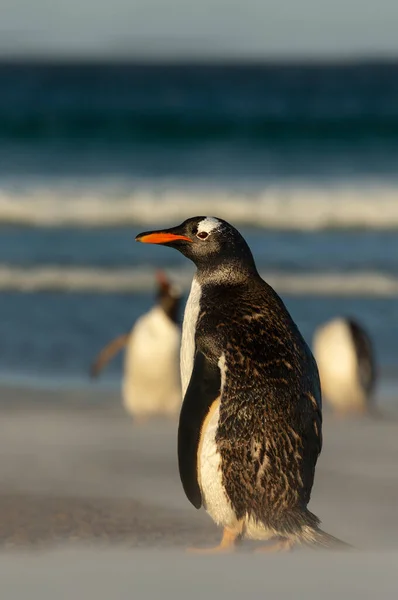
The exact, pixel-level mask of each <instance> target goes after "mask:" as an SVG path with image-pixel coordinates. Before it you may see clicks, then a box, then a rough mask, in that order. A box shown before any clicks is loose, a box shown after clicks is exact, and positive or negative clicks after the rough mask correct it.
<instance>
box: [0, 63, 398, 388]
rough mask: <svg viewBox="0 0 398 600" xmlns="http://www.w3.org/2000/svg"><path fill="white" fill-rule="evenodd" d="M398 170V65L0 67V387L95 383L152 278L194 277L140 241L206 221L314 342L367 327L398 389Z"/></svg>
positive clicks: (145, 301) (175, 257)
mask: <svg viewBox="0 0 398 600" xmlns="http://www.w3.org/2000/svg"><path fill="white" fill-rule="evenodd" d="M397 166H398V63H396V64H395V63H389V64H382V63H377V64H376V63H374V64H352V65H345V66H342V65H340V66H338V65H332V64H330V65H323V66H319V65H291V66H287V65H285V66H284V65H268V66H242V65H241V66H228V67H226V66H212V67H209V66H199V65H197V66H188V65H186V66H155V65H153V66H142V65H141V66H139V65H137V66H128V65H118V64H108V65H96V66H93V65H84V64H80V65H40V64H8V65H6V64H3V65H0V315H1V318H0V376H1V380H2V381H3V382H8V381H22V380H24V379H28V380H29V381H33V380H36V381H38V382H41V383H43V382H46V381H47V382H49V381H51V380H55V379H56V380H58V381H60V380H62V381H63V382H64V383H65V382H66V383H68V382H69V383H72V382H77V383H78V384H79V385H80V384H81V383H82V382H84V381H87V369H88V367H89V364H90V361H91V359H92V358H93V356H94V355H95V354H96V352H97V351H98V350H99V349H100V348H101V347H102V345H103V344H104V343H106V342H107V341H108V340H109V339H110V338H112V337H113V336H115V335H117V334H119V333H121V332H124V331H126V330H127V329H128V328H129V327H130V326H131V325H132V324H133V322H134V320H135V319H136V318H137V317H138V316H139V315H140V314H141V313H142V312H143V311H145V310H147V309H148V308H149V306H150V305H151V303H152V301H153V300H152V297H153V289H154V283H153V273H154V271H155V269H156V268H157V267H159V266H162V267H164V268H165V269H166V270H168V271H169V272H170V273H171V274H173V275H174V276H175V278H176V279H177V280H178V281H179V282H180V283H181V284H182V285H183V286H185V288H186V287H187V285H188V282H189V279H190V275H191V273H192V268H191V267H190V265H189V264H187V262H186V261H185V260H184V259H183V258H182V257H181V256H180V255H179V254H178V253H177V252H175V251H172V250H169V249H167V248H162V249H160V248H153V247H143V246H141V245H139V244H135V243H134V236H135V234H136V233H138V232H139V231H141V230H142V229H147V228H156V227H160V226H162V225H166V224H167V225H171V224H177V223H179V222H181V221H182V220H183V219H184V218H186V217H188V216H194V215H198V214H213V215H216V216H220V217H223V218H225V219H227V220H229V221H231V222H232V223H233V224H235V225H236V226H237V227H238V228H240V230H241V231H242V233H243V234H244V235H245V237H246V238H247V240H248V242H249V244H250V245H251V247H252V249H253V251H254V254H255V256H256V259H257V263H258V266H259V268H260V271H261V272H262V273H263V274H264V276H266V277H267V279H268V281H269V282H270V283H271V284H273V285H275V287H276V289H277V291H279V292H280V293H281V295H282V297H283V298H284V300H285V302H286V304H287V306H288V308H289V309H290V311H291V313H292V315H293V317H294V318H295V320H296V321H297V323H298V324H299V326H300V328H301V329H302V331H303V333H304V334H305V337H306V338H307V340H308V341H310V340H311V336H312V333H313V330H314V328H315V326H316V325H317V324H318V323H320V322H322V321H323V320H324V319H327V318H329V317H332V316H334V315H336V314H341V313H343V314H348V315H352V316H355V317H357V318H358V319H360V320H361V321H362V322H363V323H364V325H365V326H366V327H367V328H368V329H369V331H370V333H371V335H372V337H373V339H374V342H375V345H376V350H377V355H378V359H379V362H380V364H381V368H382V372H383V373H384V374H386V375H388V377H390V378H394V376H395V371H396V369H395V366H396V364H397V363H398V302H397V296H398V169H397ZM120 368H121V361H120V360H119V361H116V362H115V364H113V365H112V366H111V368H109V370H108V371H107V372H105V374H104V381H105V384H106V383H107V382H108V383H112V382H113V383H114V382H116V381H117V377H118V376H119V374H120Z"/></svg>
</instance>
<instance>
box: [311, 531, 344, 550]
mask: <svg viewBox="0 0 398 600" xmlns="http://www.w3.org/2000/svg"><path fill="white" fill-rule="evenodd" d="M305 529H307V528H305ZM303 534H304V535H303V539H302V541H303V542H304V543H305V544H308V545H309V546H311V547H312V548H323V549H325V550H353V548H354V547H353V546H351V545H350V544H347V543H346V542H343V540H340V539H339V538H336V537H334V535H330V533H327V532H326V531H323V529H320V528H319V527H317V528H314V529H312V528H311V529H310V530H309V531H308V530H307V531H303Z"/></svg>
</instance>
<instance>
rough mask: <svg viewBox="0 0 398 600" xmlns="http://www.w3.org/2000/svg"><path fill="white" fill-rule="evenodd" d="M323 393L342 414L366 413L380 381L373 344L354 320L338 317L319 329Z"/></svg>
mask: <svg viewBox="0 0 398 600" xmlns="http://www.w3.org/2000/svg"><path fill="white" fill-rule="evenodd" d="M313 350H314V354H315V358H316V361H317V363H318V369H319V375H320V378H321V387H322V393H323V395H324V396H325V398H326V400H328V401H329V403H330V404H331V406H332V407H333V408H334V409H335V410H336V411H337V412H338V413H340V414H344V413H360V412H366V411H367V410H369V408H370V407H371V403H372V399H373V391H374V387H375V381H376V369H375V359H374V354H373V348H372V343H371V341H370V338H369V336H368V334H367V333H366V331H365V330H364V329H363V327H362V326H361V325H360V324H359V323H358V322H357V321H355V320H354V319H351V318H344V317H340V318H336V319H332V320H331V321H328V322H327V323H325V324H324V325H322V326H320V327H318V329H317V330H316V331H315V334H314V339H313Z"/></svg>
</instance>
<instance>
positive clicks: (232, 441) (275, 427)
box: [136, 217, 342, 552]
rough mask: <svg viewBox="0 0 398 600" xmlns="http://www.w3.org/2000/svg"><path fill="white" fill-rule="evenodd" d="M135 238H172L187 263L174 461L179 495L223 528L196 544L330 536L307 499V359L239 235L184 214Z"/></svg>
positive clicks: (313, 386) (310, 364)
mask: <svg viewBox="0 0 398 600" xmlns="http://www.w3.org/2000/svg"><path fill="white" fill-rule="evenodd" d="M136 240H137V241H140V242H144V243H153V244H166V245H169V246H172V247H174V248H176V249H178V250H179V251H180V252H181V253H182V254H184V255H185V256H186V257H188V258H190V259H191V260H192V261H193V262H194V263H195V264H196V267H197V271H196V274H195V276H194V279H193V282H192V287H191V292H190V296H189V299H188V302H187V306H186V309H185V316H184V324H183V334H182V347H181V377H182V388H183V395H184V401H183V405H182V409H181V414H180V422H179V432H178V459H179V469H180V476H181V481H182V484H183V487H184V490H185V493H186V495H187V497H188V499H189V500H190V502H191V503H192V504H193V505H194V506H195V507H196V508H200V507H201V506H202V505H203V506H204V507H205V509H206V510H207V512H208V513H209V515H210V516H211V517H212V519H213V520H214V521H215V522H216V523H217V524H218V525H220V526H222V527H223V529H224V533H223V538H222V541H221V544H220V545H219V546H217V548H213V549H207V550H205V551H211V552H218V551H226V550H232V549H233V548H234V547H235V544H236V542H237V541H238V540H239V539H240V538H241V537H243V536H246V537H248V538H251V539H255V540H270V539H274V540H276V543H275V544H274V546H273V548H274V549H278V550H279V549H288V548H291V547H292V546H293V545H295V544H297V543H309V544H315V545H321V546H330V545H334V544H336V543H340V542H338V540H336V538H333V537H332V536H330V535H329V534H326V533H324V532H323V531H322V530H321V529H320V528H319V519H318V518H317V517H316V516H315V515H314V514H312V513H311V512H310V511H309V510H308V509H307V504H308V502H309V500H310V494H311V489H312V484H313V480H314V473H315V465H316V462H317V458H318V455H319V453H320V451H321V445H322V434H321V428H322V414H321V393H320V384H319V377H318V371H317V367H316V363H315V361H314V359H313V356H312V354H311V352H310V350H309V348H308V346H307V345H306V343H305V342H304V340H303V338H302V336H301V335H300V333H299V331H298V329H297V327H296V325H295V324H294V322H293V321H292V319H291V317H290V315H289V313H288V311H287V310H286V308H285V306H284V304H283V302H282V300H281V299H280V298H279V296H278V295H277V294H276V293H275V292H274V290H273V289H272V288H271V287H270V286H269V285H268V284H267V283H265V282H264V281H263V280H262V279H261V278H260V276H259V274H258V272H257V269H256V266H255V263H254V259H253V256H252V254H251V251H250V249H249V247H248V245H247V244H246V242H245V240H244V239H243V237H242V236H241V235H240V233H239V232H238V231H236V229H234V228H233V227H232V226H231V225H229V224H228V223H226V222H225V221H223V220H221V219H216V218H214V217H195V218H191V219H188V220H186V221H185V222H184V223H182V224H181V225H179V226H178V227H173V228H171V229H167V230H163V231H152V232H145V233H141V234H140V235H138V236H137V237H136ZM341 543H342V542H341ZM267 549H269V546H268V547H267Z"/></svg>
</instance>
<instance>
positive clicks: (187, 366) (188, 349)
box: [180, 277, 202, 398]
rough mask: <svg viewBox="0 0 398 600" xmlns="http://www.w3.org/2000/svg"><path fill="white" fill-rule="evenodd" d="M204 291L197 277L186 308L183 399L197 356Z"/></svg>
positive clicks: (182, 352)
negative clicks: (196, 343)
mask: <svg viewBox="0 0 398 600" xmlns="http://www.w3.org/2000/svg"><path fill="white" fill-rule="evenodd" d="M201 295H202V291H201V288H200V285H199V283H198V282H197V281H196V279H195V277H194V279H193V281H192V286H191V291H190V293H189V297H188V301H187V305H186V307H185V313H184V322H183V325H182V341H181V354H180V369H181V386H182V397H183V398H184V396H185V392H186V391H187V387H188V385H189V381H190V379H191V375H192V369H193V361H194V356H195V331H196V323H197V320H198V316H199V310H200V297H201Z"/></svg>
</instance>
